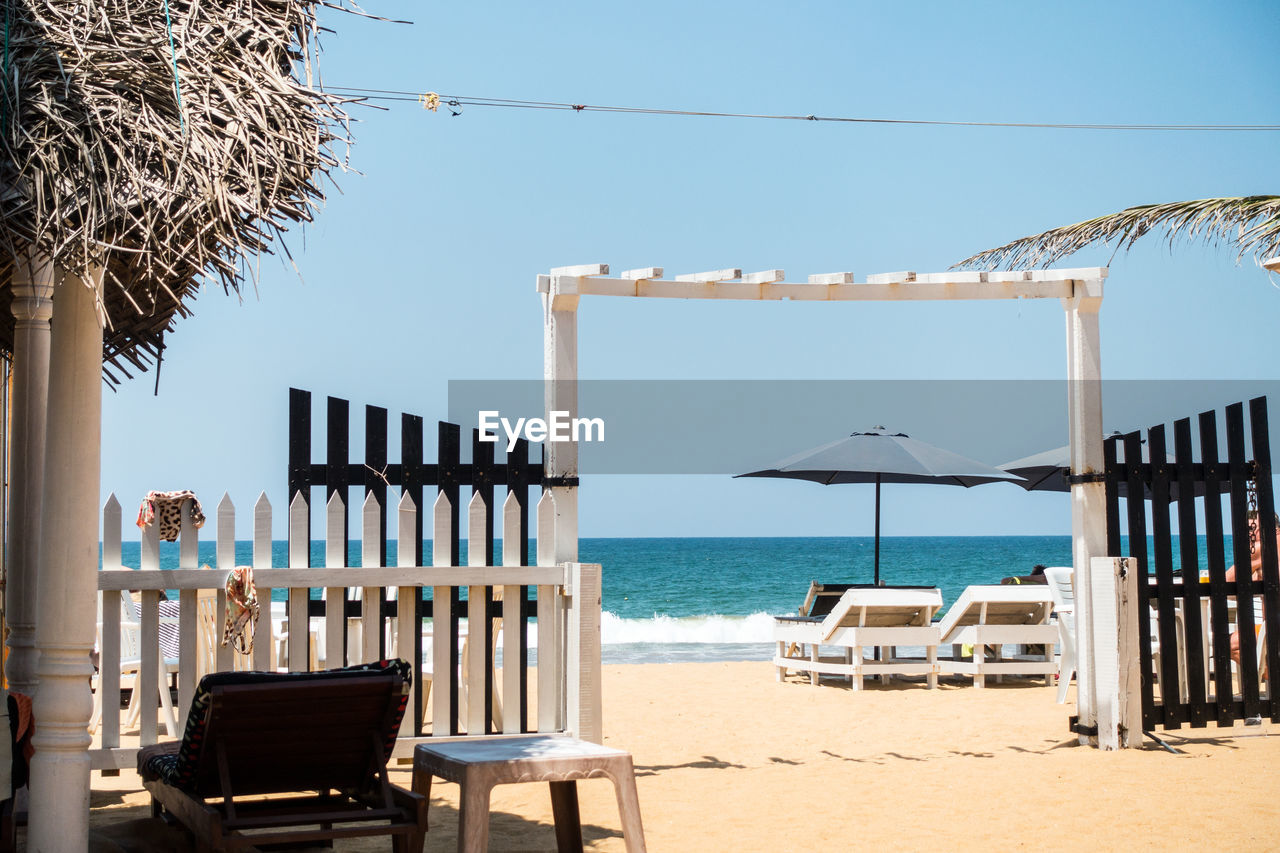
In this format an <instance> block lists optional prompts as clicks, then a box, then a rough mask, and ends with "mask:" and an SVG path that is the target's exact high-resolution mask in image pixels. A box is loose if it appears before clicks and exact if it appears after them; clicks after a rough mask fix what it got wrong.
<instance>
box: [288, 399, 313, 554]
mask: <svg viewBox="0 0 1280 853" xmlns="http://www.w3.org/2000/svg"><path fill="white" fill-rule="evenodd" d="M299 494H300V495H302V499H303V500H304V501H305V502H306V503H307V506H310V505H311V392H310V391H302V390H300V389H298V388H290V389H289V493H288V494H287V495H286V496H285V497H286V499H287V500H288V505H290V506H291V505H292V504H293V498H294V496H295V495H299ZM302 536H303V539H305V540H306V541H308V542H309V541H311V518H310V516H308V517H307V519H306V530H305V531H304V532H303V534H302Z"/></svg>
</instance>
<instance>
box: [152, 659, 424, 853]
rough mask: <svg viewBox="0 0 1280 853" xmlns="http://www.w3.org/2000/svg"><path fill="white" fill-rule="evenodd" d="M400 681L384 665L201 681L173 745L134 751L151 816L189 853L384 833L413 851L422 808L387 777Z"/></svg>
mask: <svg viewBox="0 0 1280 853" xmlns="http://www.w3.org/2000/svg"><path fill="white" fill-rule="evenodd" d="M411 672H412V671H411V667H410V666H409V664H408V663H407V662H405V661H403V660H389V661H379V662H377V663H372V664H364V665H361V666H354V667H346V668H344V669H340V670H326V671H322V672H308V673H264V672H222V673H215V674H213V675H208V676H205V678H203V679H202V680H201V682H200V685H199V687H198V688H197V689H196V694H195V698H194V699H193V700H192V703H191V710H190V713H189V714H188V715H187V727H186V732H185V734H184V735H183V738H182V740H181V741H177V742H169V743H163V744H155V745H154V746H148V747H144V748H142V749H141V750H139V751H138V772H139V774H141V776H142V780H143V785H144V787H146V789H147V791H149V792H150V794H151V806H152V811H153V813H155V814H156V815H157V816H160V815H165V814H167V815H168V816H170V817H172V818H173V819H176V820H177V821H178V822H179V823H181V824H182V825H184V826H185V827H186V828H187V829H188V830H189V831H191V832H192V833H193V834H194V835H195V838H196V849H198V850H238V849H245V848H250V847H258V846H259V845H281V844H289V845H298V844H300V843H303V842H312V841H324V840H330V839H334V838H348V837H357V836H359V837H363V836H374V835H391V836H393V844H394V849H395V850H396V851H399V852H400V853H409V851H412V853H418V851H420V850H421V849H422V844H423V838H424V835H425V833H426V831H427V799H426V798H425V797H423V796H421V795H418V794H414V793H412V792H411V791H407V790H405V789H403V788H399V787H397V786H395V785H392V784H391V783H390V781H389V780H388V778H387V758H388V757H389V756H390V755H391V751H392V748H393V747H394V746H395V740H396V733H397V731H398V730H399V727H400V719H401V717H402V716H403V714H404V709H405V704H406V703H407V701H408V695H409V686H410V679H411V678H412V674H411ZM270 795H276V796H270ZM279 795H293V796H279Z"/></svg>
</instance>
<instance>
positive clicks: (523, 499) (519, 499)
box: [502, 438, 542, 732]
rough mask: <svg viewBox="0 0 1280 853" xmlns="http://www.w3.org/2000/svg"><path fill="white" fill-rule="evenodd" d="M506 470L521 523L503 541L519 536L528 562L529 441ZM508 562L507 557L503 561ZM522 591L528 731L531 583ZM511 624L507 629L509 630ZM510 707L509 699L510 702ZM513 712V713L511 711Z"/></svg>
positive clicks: (520, 635) (521, 665)
mask: <svg viewBox="0 0 1280 853" xmlns="http://www.w3.org/2000/svg"><path fill="white" fill-rule="evenodd" d="M507 469H508V472H509V476H508V477H507V494H508V496H509V497H512V496H513V497H515V499H516V503H517V504H519V507H520V512H519V521H520V525H519V527H518V529H517V530H515V531H508V529H507V528H506V527H504V528H503V532H502V536H503V544H504V545H505V544H506V538H507V537H508V536H511V535H515V536H516V537H517V541H518V543H519V546H518V547H519V554H518V556H519V560H518V562H517V565H520V566H527V565H529V482H530V471H529V442H527V441H525V440H524V439H523V438H521V439H518V440H517V441H516V444H515V447H513V448H512V449H511V452H510V453H508V454H507ZM541 469H542V466H541V464H539V466H538V472H537V476H540V475H541ZM503 562H504V563H505V562H506V561H505V560H504V561H503ZM517 588H518V589H519V590H520V630H519V631H517V632H516V640H517V649H518V654H517V657H516V662H517V664H518V668H517V672H518V674H519V681H520V687H519V696H520V708H519V714H518V717H517V719H518V720H519V721H520V731H521V732H527V731H529V630H530V629H529V625H530V618H531V615H532V608H531V607H530V603H529V586H528V584H522V585H520V586H519V587H517ZM509 626H510V623H508V628H507V630H508V631H510V630H511V628H510V627H509ZM507 707H508V708H510V707H511V706H510V702H508V706H507ZM509 713H514V712H509Z"/></svg>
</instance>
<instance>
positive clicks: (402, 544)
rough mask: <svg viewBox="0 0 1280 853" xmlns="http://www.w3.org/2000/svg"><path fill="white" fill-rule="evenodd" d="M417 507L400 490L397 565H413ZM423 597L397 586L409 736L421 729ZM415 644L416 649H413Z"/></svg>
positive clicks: (404, 723)
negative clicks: (408, 679)
mask: <svg viewBox="0 0 1280 853" xmlns="http://www.w3.org/2000/svg"><path fill="white" fill-rule="evenodd" d="M417 515H418V507H417V506H416V505H415V504H414V502H413V496H412V495H410V494H409V493H408V492H402V494H401V495H400V503H399V504H398V505H397V507H396V561H397V562H398V563H399V565H400V566H406V565H412V564H413V563H414V561H415V556H416V555H415V554H414V550H415V542H414V539H415V538H416V539H418V540H419V541H418V542H417V543H416V547H417V548H421V547H422V544H421V539H422V537H421V536H419V535H418V519H417ZM421 597H422V594H421V592H419V590H418V588H417V587H408V586H402V587H399V588H398V589H397V590H396V632H397V633H398V635H399V636H398V637H397V638H396V647H397V649H398V651H399V655H400V657H402V658H406V659H408V660H410V661H412V663H413V667H414V672H413V696H412V705H413V712H412V713H407V714H405V715H404V716H403V717H402V718H401V720H400V735H401V736H402V737H412V736H414V735H416V734H420V733H421V731H422V728H421V727H422V719H421V717H422V691H423V689H424V685H423V679H422V621H421V620H420V619H419V618H418V607H417V605H418V604H419V599H420V598H421ZM415 645H416V651H415Z"/></svg>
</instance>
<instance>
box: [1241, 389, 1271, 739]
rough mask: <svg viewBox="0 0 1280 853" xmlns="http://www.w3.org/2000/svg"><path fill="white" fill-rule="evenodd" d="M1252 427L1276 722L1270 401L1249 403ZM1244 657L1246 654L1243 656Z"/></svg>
mask: <svg viewBox="0 0 1280 853" xmlns="http://www.w3.org/2000/svg"><path fill="white" fill-rule="evenodd" d="M1249 427H1250V433H1251V437H1252V439H1253V460H1254V465H1255V466H1256V469H1255V477H1256V481H1257V497H1258V540H1259V544H1260V545H1261V549H1262V601H1263V605H1262V618H1263V620H1264V621H1265V623H1266V628H1267V645H1266V656H1267V672H1268V673H1269V675H1268V676H1267V678H1268V680H1269V682H1270V685H1271V687H1270V698H1271V701H1270V703H1269V704H1270V706H1271V707H1270V709H1269V711H1268V710H1267V709H1264V713H1269V715H1270V717H1271V719H1272V720H1276V719H1277V717H1280V690H1277V689H1276V683H1277V679H1278V678H1280V568H1278V567H1277V556H1278V555H1277V554H1276V515H1275V513H1276V506H1275V496H1274V494H1273V493H1272V480H1271V475H1272V470H1273V469H1272V467H1271V433H1270V430H1269V429H1268V427H1267V398H1266V397H1255V398H1254V399H1252V400H1250V401H1249ZM1242 653H1243V652H1242Z"/></svg>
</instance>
